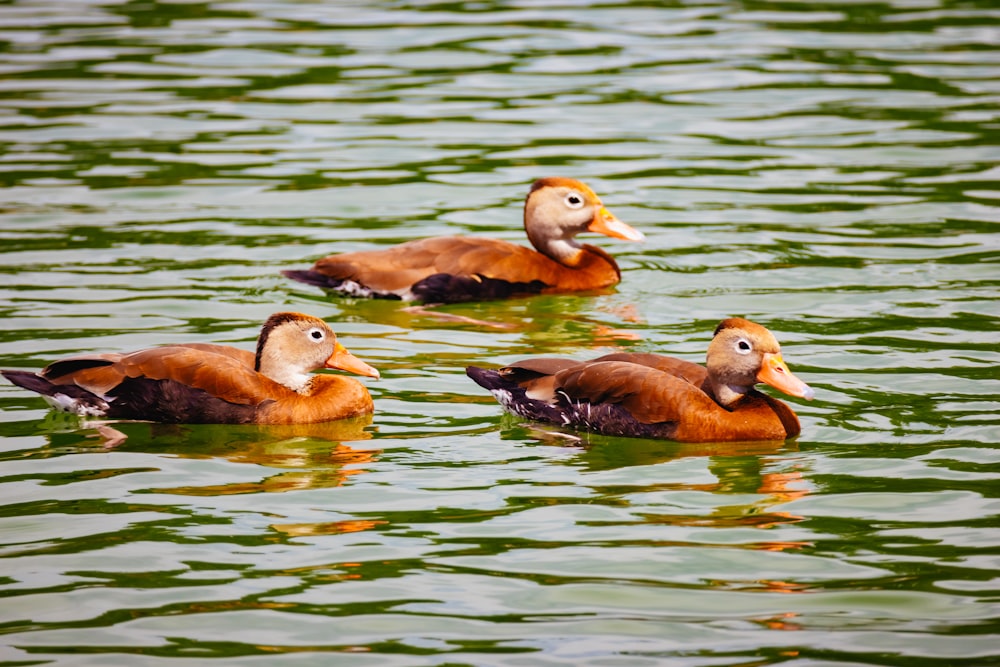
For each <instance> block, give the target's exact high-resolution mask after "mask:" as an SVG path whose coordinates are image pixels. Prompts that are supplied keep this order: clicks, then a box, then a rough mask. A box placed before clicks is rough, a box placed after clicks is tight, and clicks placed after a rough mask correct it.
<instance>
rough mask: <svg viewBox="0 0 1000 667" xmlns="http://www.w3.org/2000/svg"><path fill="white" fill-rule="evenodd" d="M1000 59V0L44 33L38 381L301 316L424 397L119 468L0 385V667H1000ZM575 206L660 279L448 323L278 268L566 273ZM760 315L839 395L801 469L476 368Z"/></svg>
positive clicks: (31, 244)
mask: <svg viewBox="0 0 1000 667" xmlns="http://www.w3.org/2000/svg"><path fill="white" fill-rule="evenodd" d="M998 45H1000V11H998V10H997V8H996V7H995V4H994V3H991V2H985V1H977V0H970V1H968V2H938V1H935V0H913V1H894V2H883V3H874V2H865V0H859V1H857V2H826V3H793V2H766V3H765V2H741V3H736V2H711V1H707V2H668V3H651V2H646V3H643V2H615V1H614V0H609V1H607V2H593V3H585V2H574V3H568V2H566V3H561V4H560V3H541V2H531V1H530V0H524V1H514V2H491V1H489V0H486V1H483V2H475V3H435V2H369V3H361V2H354V3H349V2H330V3H315V2H304V1H300V2H268V1H262V0H244V1H240V2H197V1H196V2H177V3H168V2H156V1H153V2H113V1H111V2H89V1H87V0H82V1H80V2H73V3H58V2H45V0H39V1H38V2H28V1H26V0H14V1H12V2H7V3H3V4H2V5H0V72H2V76H0V186H2V189H0V312H2V318H0V362H2V363H0V367H3V368H25V369H37V368H40V367H42V366H43V365H45V364H46V363H47V362H49V361H51V360H54V359H56V358H59V357H61V356H66V355H70V354H76V353H81V352H91V351H123V350H132V349H138V348H142V347H147V346H152V345H158V344H163V343H173V342H188V341H212V342H220V343H227V344H232V345H237V346H242V347H246V348H252V346H253V344H254V342H253V341H254V339H255V337H256V334H257V330H258V328H259V326H260V324H261V323H262V322H263V320H264V319H265V318H266V317H267V316H268V315H269V314H271V313H273V312H277V311H280V310H299V311H303V312H307V313H310V314H313V315H317V316H319V317H322V318H324V319H326V320H327V321H328V322H330V323H331V325H332V326H333V327H334V329H335V330H336V331H337V333H338V335H339V337H340V339H341V341H342V342H343V343H344V344H345V345H346V346H347V347H348V348H349V349H350V350H351V351H352V352H354V353H355V354H356V355H357V356H359V357H361V358H362V359H364V360H366V361H367V362H369V363H371V364H372V365H373V366H375V367H377V368H378V369H379V370H380V371H381V372H382V379H381V380H380V381H377V382H375V381H370V380H367V379H365V380H364V382H365V383H366V385H367V386H368V387H369V389H370V391H371V393H372V395H373V397H374V400H375V405H376V412H375V414H374V415H373V416H372V417H371V418H370V419H368V418H366V419H360V420H352V421H348V422H339V423H335V424H322V425H314V426H306V427H270V428H267V427H256V426H216V425H198V426H188V425H158V424H150V423H141V422H132V423H120V424H115V425H114V426H115V428H116V429H117V430H118V431H119V432H121V433H122V434H123V435H124V436H126V439H125V440H124V442H123V443H122V444H120V445H118V446H115V447H109V446H107V440H106V439H105V437H104V436H103V435H102V433H103V431H102V428H101V425H100V424H94V423H87V422H84V421H81V420H79V419H76V418H72V417H69V416H66V415H56V414H52V413H50V412H49V411H48V410H47V408H46V406H45V404H44V403H43V402H42V400H41V399H39V398H38V397H36V396H34V395H32V394H29V393H28V392H25V391H22V390H20V389H18V388H16V387H13V386H11V385H9V384H7V383H3V384H0V599H2V604H0V665H12V666H13V665H60V666H73V667H83V666H86V667H91V666H93V667H98V666H101V667H104V666H107V665H168V664H169V665H177V666H178V667H194V665H204V664H211V665H214V666H216V667H237V666H238V667H244V666H246V667H249V666H252V665H281V666H285V665H288V666H293V665H294V666H295V667H299V666H304V665H331V664H335V665H349V666H355V665H357V666H362V667H363V666H367V665H372V666H375V665H378V666H382V665H389V666H393V667H395V666H400V667H411V666H429V665H442V666H443V665H449V666H458V665H463V666H464V665H476V666H480V665H484V666H492V665H496V666H504V667H508V666H509V667H515V666H516V667H548V666H552V665H593V666H600V667H603V666H606V665H615V666H619V667H639V666H648V665H685V666H699V667H700V666H705V667H714V666H718V665H756V666H760V665H778V664H781V665H794V666H803V667H804V666H806V665H808V666H813V665H817V666H818V665H843V666H848V665H850V666H855V665H880V666H882V665H900V666H903V665H905V666H907V667H911V666H920V667H950V666H953V665H970V666H972V665H975V666H979V665H986V664H997V662H998V661H1000V578H998V576H997V572H998V570H1000V528H998V527H997V526H998V525H1000V497H998V496H1000V417H998V413H1000V373H998V371H997V368H998V366H1000V299H998V296H997V295H998V288H1000V269H998V260H1000V234H998V232H1000V206H998V202H997V199H998V195H997V192H998V188H997V184H998V182H1000V159H998V158H1000V149H998V147H997V143H998V142H997V139H998V136H1000V135H998V128H1000V124H998V123H1000V111H998V109H1000V106H998V102H1000V47H998ZM549 175H562V176H571V177H576V178H580V179H581V180H584V181H585V182H587V183H588V184H589V185H591V186H592V187H593V188H594V189H595V190H596V191H597V192H598V193H599V194H600V195H601V196H602V198H603V200H604V202H605V204H606V205H607V206H608V208H609V209H610V210H611V211H613V212H614V213H615V214H616V215H617V216H618V217H620V218H621V219H622V220H624V221H626V222H628V223H629V224H631V225H633V226H635V227H636V228H638V229H641V230H642V231H643V232H644V233H645V234H646V235H647V242H646V243H645V244H630V243H625V242H621V241H615V240H610V239H605V238H603V237H600V238H598V237H593V238H590V237H588V238H586V239H585V240H586V241H588V242H594V243H598V244H599V245H601V246H602V247H603V248H605V249H606V250H608V251H609V252H610V253H611V254H612V255H614V256H615V257H616V258H617V259H618V262H619V264H620V265H621V267H622V282H621V284H620V285H619V286H617V287H616V288H614V289H610V290H606V291H602V292H599V293H588V294H578V295H565V296H542V297H535V298H528V299H515V300H511V301H505V302H494V303H483V304H470V305H456V306H449V307H446V308H443V309H441V310H442V312H445V313H447V314H449V315H451V316H455V317H453V319H451V320H447V319H441V318H436V317H430V316H427V315H423V314H421V313H419V312H413V311H409V310H406V309H405V305H406V304H401V303H399V302H389V301H365V300H354V299H342V298H331V297H328V296H327V295H325V294H323V293H322V292H320V291H319V290H314V289H312V288H309V287H308V286H305V285H301V284H298V283H293V282H291V281H289V280H287V279H285V278H283V277H282V276H281V275H280V271H281V270H282V269H289V268H306V267H307V266H309V264H311V262H312V261H313V260H315V259H316V258H318V257H320V256H322V255H325V254H328V253H332V252H346V251H352V250H359V249H368V248H378V247H383V246H386V245H389V244H393V243H397V242H401V241H404V240H408V239H411V238H416V237H421V236H429V235H435V234H474V235H484V236H492V237H497V238H503V239H506V240H510V241H515V242H526V241H525V239H524V235H523V231H522V230H521V205H522V202H523V199H524V196H525V194H526V192H527V189H528V187H529V185H530V183H531V182H532V181H533V180H534V179H535V178H538V177H541V176H549ZM733 315H739V316H744V317H748V318H750V319H752V320H755V321H757V322H760V323H761V324H764V325H765V326H767V327H768V328H770V329H771V330H772V331H773V332H774V333H775V334H776V336H777V337H778V339H779V340H780V341H781V342H782V344H783V352H784V356H785V359H786V361H787V362H788V363H789V365H790V367H791V368H792V370H793V372H795V373H796V374H798V375H799V376H800V377H801V378H802V379H803V380H805V381H806V382H808V383H810V385H811V386H813V387H814V388H815V389H816V393H817V398H816V400H815V401H813V402H805V401H800V400H796V399H789V400H788V402H789V403H790V404H791V405H792V406H793V407H794V409H795V410H796V412H797V413H798V415H799V417H800V419H801V421H802V424H803V432H802V435H801V436H799V437H798V438H796V439H793V440H789V441H787V442H778V443H738V444H726V445H719V444H705V445H692V444H676V443H670V442H657V441H647V440H633V439H622V438H610V437H603V436H596V435H586V434H579V433H573V432H569V431H563V430H560V429H557V428H552V427H546V426H541V425H538V424H531V423H528V422H525V421H523V420H520V419H517V418H514V417H511V416H509V415H504V414H503V413H502V412H501V410H500V407H499V406H498V405H497V404H496V402H495V401H494V400H493V399H492V397H490V396H489V395H488V394H487V393H486V392H485V391H483V390H481V389H480V388H479V387H477V386H476V385H475V384H473V383H472V382H471V381H470V380H468V378H466V376H465V374H464V368H465V366H467V365H470V364H475V365H482V366H494V365H500V364H503V363H506V362H509V361H513V360H516V359H519V358H523V357H526V356H532V355H560V356H570V357H576V358H587V357H592V356H597V355H599V354H604V353H608V352H611V351H616V350H629V351H652V352H659V353H664V354H671V355H675V356H680V357H683V358H687V359H692V360H698V361H701V360H702V359H703V358H704V353H705V349H706V347H707V345H708V341H709V338H710V336H711V332H712V330H713V328H714V326H715V325H716V324H717V323H718V321H719V320H721V319H722V318H724V317H728V316H733ZM462 318H467V319H465V320H463V319H462ZM475 321H479V322H480V323H476V322H475Z"/></svg>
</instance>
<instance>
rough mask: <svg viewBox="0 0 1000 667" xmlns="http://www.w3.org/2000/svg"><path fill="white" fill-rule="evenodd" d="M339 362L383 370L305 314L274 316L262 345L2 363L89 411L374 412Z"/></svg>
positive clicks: (195, 415)
mask: <svg viewBox="0 0 1000 667" xmlns="http://www.w3.org/2000/svg"><path fill="white" fill-rule="evenodd" d="M319 368H336V369H340V370H345V371H350V372H352V373H357V374H359V375H366V376H368V377H373V378H378V376H379V373H378V371H377V370H375V369H374V368H372V367H371V366H369V365H368V364H366V363H365V362H363V361H361V360H360V359H358V358H357V357H355V356H354V355H352V354H351V353H350V352H348V351H347V349H346V348H345V347H344V346H343V345H341V344H340V343H339V342H338V341H337V337H336V335H335V334H334V333H333V331H332V330H331V329H330V327H329V326H327V324H326V323H325V322H324V321H323V320H320V319H318V318H315V317H311V316H309V315H303V314H301V313H277V314H275V315H272V316H271V317H270V318H268V320H267V322H265V323H264V326H263V327H262V328H261V332H260V336H259V338H258V339H257V351H256V354H255V353H254V352H250V351H249V350H241V349H238V348H234V347H228V346H224V345H212V344H207V343H186V344H178V345H167V346H163V347H155V348H150V349H146V350H140V351H138V352H130V353H125V354H118V353H107V354H85V355H80V356H75V357H69V358H67V359H62V360H60V361H56V362H53V363H51V364H49V365H48V366H47V367H46V368H45V369H44V370H42V371H41V372H40V373H33V372H30V371H17V370H3V371H0V373H2V374H3V375H4V377H6V378H7V379H8V380H10V381H11V382H13V383H14V384H16V385H18V386H21V387H24V388H25V389H29V390H31V391H34V392H37V393H39V394H41V395H42V398H44V399H45V400H46V402H48V403H49V404H50V405H52V406H53V407H54V408H56V409H59V410H63V411H66V412H72V413H76V414H79V415H85V416H96V417H106V418H110V419H138V420H146V421H156V422H168V423H218V424H245V423H256V424H306V423H315V422H326V421H333V420H336V419H342V418H345V417H352V416H355V415H362V414H368V413H371V412H372V411H373V409H374V408H373V405H372V399H371V396H370V395H369V394H368V390H367V389H366V388H365V386H364V385H363V384H361V383H360V382H358V381H357V380H354V379H352V378H347V377H342V376H338V375H310V373H311V372H312V371H314V370H316V369H319Z"/></svg>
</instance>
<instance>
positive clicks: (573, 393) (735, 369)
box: [466, 317, 815, 442]
mask: <svg viewBox="0 0 1000 667" xmlns="http://www.w3.org/2000/svg"><path fill="white" fill-rule="evenodd" d="M466 373H468V375H469V377H471V378H472V379H473V380H474V381H475V382H476V383H478V384H479V385H481V386H483V387H485V388H486V389H488V390H490V392H492V394H493V396H494V397H496V399H497V400H498V401H499V402H500V404H501V405H502V406H503V407H504V408H506V409H507V410H509V411H510V412H513V413H515V414H518V415H521V416H522V417H527V418H528V419H534V420H537V421H543V422H550V423H553V424H560V425H565V426H571V427H574V428H578V429H585V430H590V431H597V432H599V433H604V434H607V435H624V436H634V437H642V438H664V439H668V440H677V441H681V442H717V441H735V440H783V439H785V438H789V437H792V436H795V435H798V434H799V431H800V430H801V428H800V426H799V420H798V417H796V416H795V413H794V412H792V409H791V408H790V407H788V406H787V405H786V404H785V403H783V402H781V401H779V400H776V399H774V398H771V397H770V396H767V395H766V394H763V393H761V392H759V391H757V390H756V389H754V385H755V384H757V383H758V382H763V383H765V384H768V385H770V386H772V387H774V388H775V389H778V390H780V391H783V392H784V393H786V394H789V395H791V396H797V397H799V398H804V399H806V400H812V398H813V396H814V395H815V394H814V392H813V390H812V388H810V387H809V386H808V385H807V384H805V383H804V382H802V380H800V379H798V378H797V377H795V376H794V375H792V373H791V371H789V370H788V366H787V365H786V364H785V362H784V360H783V359H782V357H781V348H780V346H779V345H778V341H777V340H776V339H775V337H774V336H773V335H772V334H771V332H770V331H768V330H767V329H765V328H764V327H762V326H760V325H759V324H755V323H753V322H750V321H748V320H744V319H742V318H736V317H734V318H730V319H726V320H723V321H722V322H721V323H720V324H719V326H718V327H717V328H716V330H715V334H714V337H713V339H712V342H711V343H710V344H709V346H708V357H707V363H706V366H701V365H699V364H696V363H692V362H690V361H684V360H682V359H676V358H674V357H665V356H661V355H658V354H632V353H620V354H609V355H607V356H604V357H600V358H598V359H593V360H590V361H574V360H572V359H558V358H538V359H529V360H526V361H520V362H517V363H515V364H511V365H510V366H507V367H504V368H500V369H499V370H486V369H483V368H477V367H475V366H470V367H469V368H467V369H466Z"/></svg>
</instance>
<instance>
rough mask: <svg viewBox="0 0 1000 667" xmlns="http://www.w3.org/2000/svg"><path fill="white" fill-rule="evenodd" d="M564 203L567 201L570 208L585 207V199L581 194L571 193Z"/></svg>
mask: <svg viewBox="0 0 1000 667" xmlns="http://www.w3.org/2000/svg"><path fill="white" fill-rule="evenodd" d="M563 201H565V202H566V206H569V207H570V208H582V207H583V197H581V196H580V195H579V194H577V193H575V192H571V193H569V194H568V195H566V199H564V200H563Z"/></svg>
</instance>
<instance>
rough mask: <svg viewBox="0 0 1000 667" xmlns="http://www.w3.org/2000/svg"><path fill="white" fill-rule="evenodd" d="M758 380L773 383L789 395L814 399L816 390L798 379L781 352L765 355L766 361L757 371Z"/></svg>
mask: <svg viewBox="0 0 1000 667" xmlns="http://www.w3.org/2000/svg"><path fill="white" fill-rule="evenodd" d="M757 382H763V383H764V384H767V385H771V386H772V387H774V388H775V389H777V390H778V391H783V392H785V393H786V394H788V395H789V396H797V397H798V398H804V399H806V400H807V401H811V400H813V397H815V396H816V392H815V391H813V388H812V387H810V386H809V385H807V384H806V383H805V382H803V381H802V380H800V379H798V378H797V377H795V376H794V375H792V372H791V371H790V370H788V366H786V365H785V360H784V359H782V358H781V354H780V353H779V354H771V353H767V354H765V355H764V362H763V363H762V364H761V366H760V371H758V373H757Z"/></svg>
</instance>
